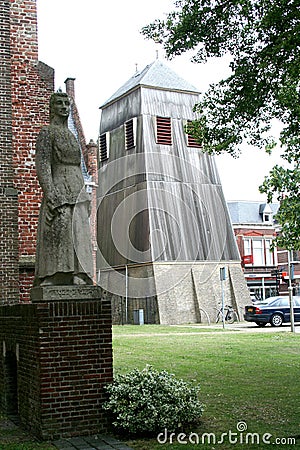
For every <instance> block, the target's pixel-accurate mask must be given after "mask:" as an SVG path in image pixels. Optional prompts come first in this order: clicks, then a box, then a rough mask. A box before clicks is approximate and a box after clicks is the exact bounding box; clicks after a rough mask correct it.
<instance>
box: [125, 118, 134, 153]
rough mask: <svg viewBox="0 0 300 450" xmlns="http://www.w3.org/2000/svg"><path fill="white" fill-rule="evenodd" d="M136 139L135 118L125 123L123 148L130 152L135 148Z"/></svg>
mask: <svg viewBox="0 0 300 450" xmlns="http://www.w3.org/2000/svg"><path fill="white" fill-rule="evenodd" d="M135 139H136V118H134V119H130V120H128V121H127V122H125V148H126V150H130V149H131V148H133V147H135V145H136V144H135Z"/></svg>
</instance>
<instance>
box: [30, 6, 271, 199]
mask: <svg viewBox="0 0 300 450" xmlns="http://www.w3.org/2000/svg"><path fill="white" fill-rule="evenodd" d="M37 7H38V36H39V59H40V60H41V61H43V62H44V63H46V64H48V65H49V66H51V67H53V68H54V69H55V86H56V89H58V88H59V87H61V88H62V90H65V84H64V81H65V79H66V78H68V77H73V78H76V81H75V95H76V103H77V106H78V109H79V114H80V118H81V122H82V125H83V128H84V133H85V137H86V140H87V141H89V140H90V139H93V140H94V141H96V139H97V135H98V130H99V124H100V110H99V107H100V106H101V105H102V104H103V103H104V102H105V101H106V100H107V99H108V98H109V97H110V96H111V95H112V94H113V93H114V92H115V91H116V90H117V89H118V88H119V87H120V86H121V85H123V84H124V83H125V82H126V81H127V80H128V79H129V78H130V77H131V76H132V75H133V74H134V73H135V71H136V68H138V70H141V69H143V68H144V67H145V66H146V65H147V64H150V63H151V62H153V61H154V59H156V56H157V52H158V56H159V59H161V60H165V55H164V52H163V49H162V47H161V46H160V45H158V44H155V43H153V42H152V41H148V40H145V38H144V37H143V36H142V35H141V34H140V29H141V28H142V27H143V26H144V25H147V24H148V23H150V22H151V21H152V20H154V19H155V18H161V17H163V16H164V14H165V13H167V12H168V11H170V10H172V9H173V0H151V1H150V2H143V1H141V0H126V1H124V0H110V1H106V2H102V1H99V0H84V1H83V2H82V1H76V0H37ZM165 63H166V64H167V65H169V67H170V68H171V69H173V70H174V71H175V72H176V73H177V74H178V75H180V76H181V77H183V78H184V79H186V80H187V81H189V82H190V83H192V84H193V85H194V86H196V87H197V88H199V90H200V91H204V90H205V89H206V88H207V87H208V84H209V83H210V82H216V81H218V80H219V79H221V78H222V77H225V76H226V74H228V73H229V69H228V63H227V62H226V61H219V60H214V61H211V62H210V63H208V64H201V65H199V64H193V63H191V62H190V55H189V54H185V55H182V56H178V57H176V58H175V59H173V60H172V61H166V60H165ZM278 154H279V151H277V152H276V155H278ZM276 155H273V156H271V157H270V156H268V155H266V154H263V152H262V151H261V150H256V149H252V148H245V149H244V150H243V154H242V156H241V157H240V158H239V159H238V160H234V159H233V158H232V157H230V156H227V155H225V156H221V157H219V156H218V157H217V165H218V168H219V173H220V177H221V180H222V184H223V189H224V193H225V197H226V199H227V200H261V201H264V200H265V198H264V197H262V196H261V195H260V194H259V192H258V186H259V184H261V182H262V181H263V178H264V176H265V175H266V174H267V173H268V172H269V170H270V168H271V167H272V166H273V165H274V164H275V163H276V162H278V156H276Z"/></svg>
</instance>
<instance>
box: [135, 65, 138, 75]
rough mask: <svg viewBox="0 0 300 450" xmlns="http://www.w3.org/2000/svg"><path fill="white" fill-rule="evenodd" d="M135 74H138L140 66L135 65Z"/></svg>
mask: <svg viewBox="0 0 300 450" xmlns="http://www.w3.org/2000/svg"><path fill="white" fill-rule="evenodd" d="M135 73H138V64H137V63H135Z"/></svg>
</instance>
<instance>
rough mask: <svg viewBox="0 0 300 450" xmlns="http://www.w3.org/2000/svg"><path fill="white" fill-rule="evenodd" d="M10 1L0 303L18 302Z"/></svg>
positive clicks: (3, 103) (3, 82) (0, 99)
mask: <svg viewBox="0 0 300 450" xmlns="http://www.w3.org/2000/svg"><path fill="white" fill-rule="evenodd" d="M10 62H11V48H10V1H9V0H3V1H1V2H0V213H1V218H0V303H2V302H6V303H7V302H16V301H18V298H19V290H18V284H19V283H18V228H17V223H18V196H17V192H16V190H15V189H14V184H13V179H14V171H13V169H14V168H13V164H12V160H13V148H12V115H11V110H12V105H11V63H10Z"/></svg>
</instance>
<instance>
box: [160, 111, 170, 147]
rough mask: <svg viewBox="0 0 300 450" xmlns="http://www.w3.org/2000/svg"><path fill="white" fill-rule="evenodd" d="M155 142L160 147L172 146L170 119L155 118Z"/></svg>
mask: <svg viewBox="0 0 300 450" xmlns="http://www.w3.org/2000/svg"><path fill="white" fill-rule="evenodd" d="M156 142H157V144H162V145H172V124H171V117H156Z"/></svg>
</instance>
